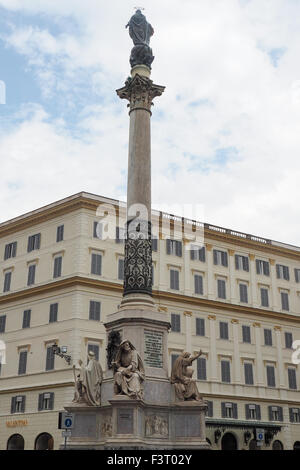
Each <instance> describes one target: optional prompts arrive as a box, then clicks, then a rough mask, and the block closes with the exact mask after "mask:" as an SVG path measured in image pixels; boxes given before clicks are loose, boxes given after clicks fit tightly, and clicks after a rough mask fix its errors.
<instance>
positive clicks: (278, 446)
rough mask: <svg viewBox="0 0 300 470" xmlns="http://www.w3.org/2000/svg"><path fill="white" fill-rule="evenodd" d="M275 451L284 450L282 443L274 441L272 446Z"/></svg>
mask: <svg viewBox="0 0 300 470" xmlns="http://www.w3.org/2000/svg"><path fill="white" fill-rule="evenodd" d="M272 449H273V450H283V444H282V442H280V441H274V442H273V445H272Z"/></svg>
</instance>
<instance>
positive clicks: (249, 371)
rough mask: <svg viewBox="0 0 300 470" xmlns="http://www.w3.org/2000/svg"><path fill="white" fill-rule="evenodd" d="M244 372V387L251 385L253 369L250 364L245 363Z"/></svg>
mask: <svg viewBox="0 0 300 470" xmlns="http://www.w3.org/2000/svg"><path fill="white" fill-rule="evenodd" d="M244 371H245V384H246V385H253V367H252V364H248V363H245V364H244Z"/></svg>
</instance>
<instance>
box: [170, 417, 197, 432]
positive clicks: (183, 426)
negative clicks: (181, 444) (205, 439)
mask: <svg viewBox="0 0 300 470" xmlns="http://www.w3.org/2000/svg"><path fill="white" fill-rule="evenodd" d="M199 436H200V417H199V415H198V416H197V415H196V416H195V415H183V414H178V415H175V437H199Z"/></svg>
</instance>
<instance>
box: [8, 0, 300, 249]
mask: <svg viewBox="0 0 300 470" xmlns="http://www.w3.org/2000/svg"><path fill="white" fill-rule="evenodd" d="M139 5H140V6H143V7H145V11H144V13H145V14H146V16H147V19H148V21H149V22H150V23H151V24H152V25H153V27H154V30H155V34H154V36H153V38H152V40H151V46H152V48H153V53H154V55H155V61H154V63H153V71H152V79H153V80H154V81H155V83H157V84H159V85H164V86H166V91H165V93H164V95H163V96H162V97H160V98H156V100H155V106H154V108H153V116H152V178H153V179H152V188H153V203H154V204H155V207H162V208H165V209H168V207H169V208H170V212H173V213H178V214H179V215H181V214H182V213H183V208H184V207H186V205H194V206H198V207H199V206H200V207H202V208H203V217H202V218H204V221H206V222H209V223H213V224H216V225H220V226H224V227H228V228H232V229H235V230H240V231H243V232H247V233H252V234H255V235H260V236H264V237H266V238H271V239H275V240H279V241H282V242H286V243H291V244H296V245H299V244H300V243H299V225H300V224H299V220H300V210H299V192H300V190H299V186H300V60H299V51H300V1H299V0H163V1H161V0H143V2H142V4H138V3H136V2H133V1H131V0H128V1H127V0H112V1H111V2H108V1H104V0H84V1H82V0H0V81H1V83H2V87H1V84H0V101H1V88H2V91H3V83H5V85H6V104H0V165H1V166H0V221H4V220H7V219H10V218H12V217H15V216H17V215H20V214H22V213H24V212H27V211H30V210H32V209H35V208H38V207H40V206H42V205H45V204H47V203H50V202H53V201H55V200H58V199H61V198H63V197H66V196H69V195H71V194H74V193H76V192H79V191H88V192H92V193H95V194H100V195H103V196H107V197H113V198H122V199H123V200H124V195H125V194H126V172H127V145H128V124H129V120H128V114H127V113H128V110H127V108H126V103H125V101H121V100H120V99H119V98H118V97H117V95H116V93H115V90H116V89H117V88H120V87H122V86H123V84H124V81H125V80H126V78H127V76H128V75H129V73H130V65H129V60H128V59H129V55H130V50H131V47H132V42H131V39H130V37H129V35H128V30H126V29H125V25H126V23H127V22H128V20H129V18H130V16H131V15H132V14H133V13H134V7H135V6H139ZM2 100H3V92H2ZM171 208H173V209H172V210H171Z"/></svg>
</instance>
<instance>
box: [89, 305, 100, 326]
mask: <svg viewBox="0 0 300 470" xmlns="http://www.w3.org/2000/svg"><path fill="white" fill-rule="evenodd" d="M100 312H101V304H100V302H96V301H94V300H91V301H90V315H89V319H90V320H96V321H100Z"/></svg>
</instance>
